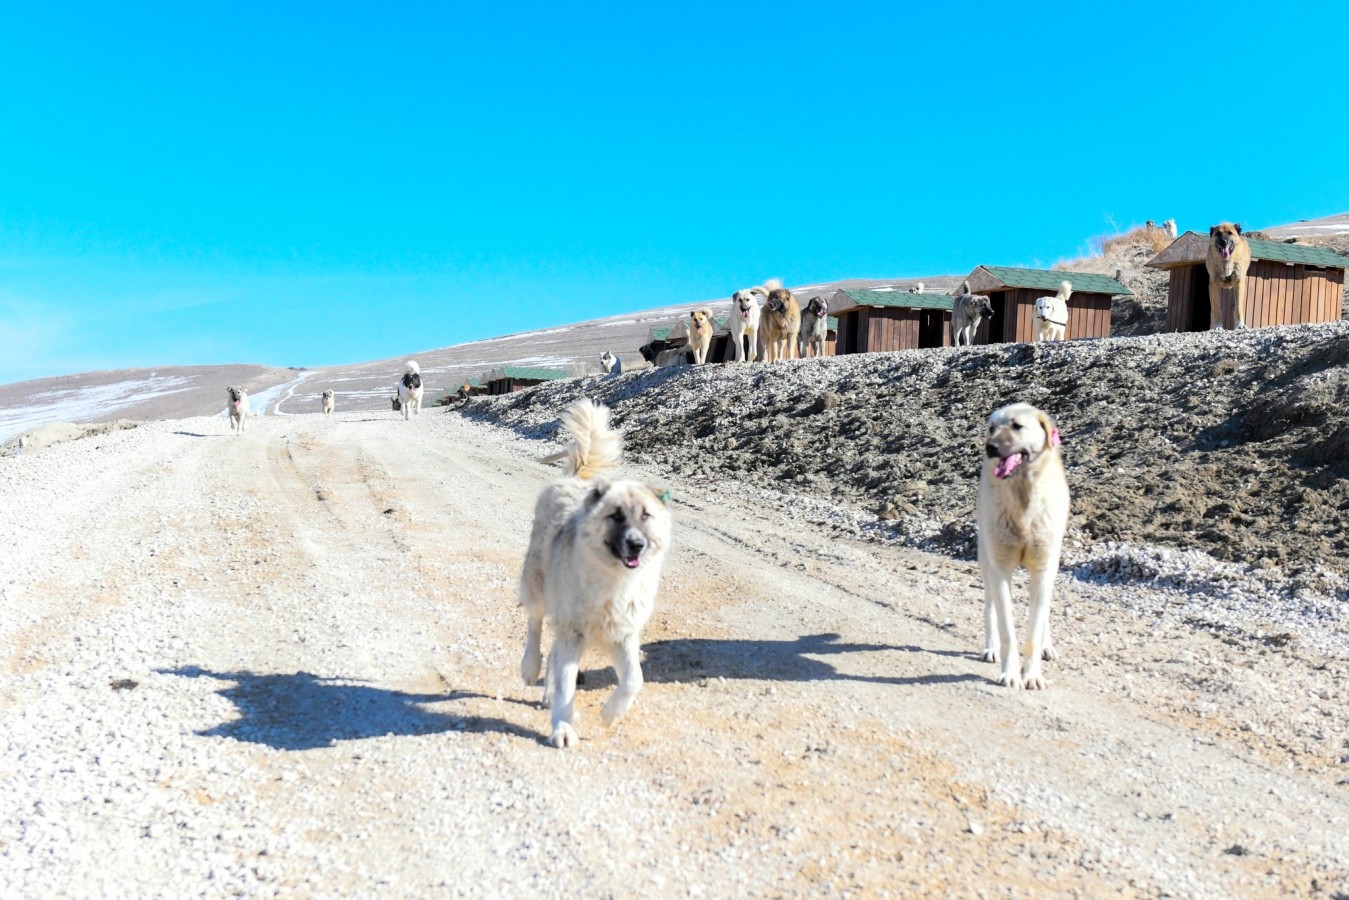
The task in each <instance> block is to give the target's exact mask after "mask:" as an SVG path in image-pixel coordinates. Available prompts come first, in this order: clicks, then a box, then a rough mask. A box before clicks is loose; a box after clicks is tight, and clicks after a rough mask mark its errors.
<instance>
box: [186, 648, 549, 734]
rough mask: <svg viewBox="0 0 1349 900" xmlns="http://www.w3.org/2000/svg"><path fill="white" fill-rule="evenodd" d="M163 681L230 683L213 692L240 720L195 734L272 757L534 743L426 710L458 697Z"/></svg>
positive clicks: (231, 678) (190, 674)
mask: <svg viewBox="0 0 1349 900" xmlns="http://www.w3.org/2000/svg"><path fill="white" fill-rule="evenodd" d="M163 674H167V675H178V676H181V677H184V678H214V679H218V680H220V681H225V682H232V684H231V685H230V686H227V687H222V688H221V689H220V690H219V691H217V692H216V693H218V694H219V695H220V696H222V697H224V698H225V699H227V700H229V701H230V702H231V703H233V704H234V706H235V708H236V709H238V711H239V717H238V718H237V719H233V720H231V721H229V722H223V723H221V724H220V725H217V726H215V727H214V728H210V729H207V730H206V731H199V732H197V734H198V735H200V736H202V737H228V738H233V739H234V740H236V741H243V742H246V743H251V744H265V745H266V746H268V747H271V748H272V749H274V750H314V749H317V748H320V747H330V746H332V745H333V744H335V743H337V742H339V741H358V740H363V739H365V738H375V737H385V736H387V735H395V736H413V735H425V734H440V733H443V732H447V731H473V732H480V731H501V732H504V733H507V734H516V735H520V736H524V737H529V738H537V737H538V735H536V734H535V733H533V732H531V731H528V730H526V729H522V728H520V727H519V726H517V725H515V724H514V723H511V722H508V721H506V720H504V719H494V718H486V717H483V716H476V715H475V716H455V715H451V714H448V713H444V712H437V711H435V710H431V709H426V708H424V706H427V705H431V704H437V703H445V702H447V701H451V700H457V699H463V698H464V696H465V695H464V692H462V691H451V692H449V693H445V694H411V693H405V692H403V691H395V690H389V689H387V688H380V687H372V686H370V685H368V684H361V683H359V682H357V681H355V680H354V679H348V678H321V677H319V676H317V675H311V674H310V673H308V672H295V673H293V674H289V675H279V674H263V673H258V672H212V671H209V670H207V669H202V668H200V667H198V666H186V667H183V668H180V669H170V670H166V671H164V672H163Z"/></svg>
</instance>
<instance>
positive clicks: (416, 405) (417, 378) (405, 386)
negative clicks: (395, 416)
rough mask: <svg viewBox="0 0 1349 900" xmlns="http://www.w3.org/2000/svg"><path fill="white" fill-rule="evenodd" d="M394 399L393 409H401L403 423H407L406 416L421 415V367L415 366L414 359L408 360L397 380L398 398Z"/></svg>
mask: <svg viewBox="0 0 1349 900" xmlns="http://www.w3.org/2000/svg"><path fill="white" fill-rule="evenodd" d="M395 399H396V400H397V403H395V404H394V409H399V408H400V407H401V408H402V411H403V421H407V419H408V416H410V415H412V414H413V413H414V412H415V413H417V414H418V415H421V411H422V367H421V366H419V365H417V361H416V360H415V359H410V360H408V367H407V371H405V372H404V373H403V377H402V378H400V379H399V380H398V396H397V398H395Z"/></svg>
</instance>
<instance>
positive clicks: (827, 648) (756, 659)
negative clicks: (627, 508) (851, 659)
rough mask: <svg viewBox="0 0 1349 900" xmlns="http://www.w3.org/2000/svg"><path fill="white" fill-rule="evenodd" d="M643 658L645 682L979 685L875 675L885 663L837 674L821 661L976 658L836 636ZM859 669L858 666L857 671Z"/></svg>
mask: <svg viewBox="0 0 1349 900" xmlns="http://www.w3.org/2000/svg"><path fill="white" fill-rule="evenodd" d="M642 649H643V650H644V651H645V653H646V659H645V661H644V662H643V663H642V672H643V674H644V675H645V677H646V680H647V681H651V682H672V681H696V680H697V679H700V678H749V679H756V680H762V681H861V682H870V683H873V684H899V685H904V684H913V685H919V684H921V685H935V684H949V683H953V682H959V681H984V680H986V679H984V678H983V677H982V676H980V675H977V674H974V673H965V674H941V673H932V674H926V675H920V676H916V677H901V676H895V675H884V674H876V673H875V670H876V669H878V668H879V669H882V670H884V669H886V668H890V666H889V665H888V664H887V663H882V664H881V665H868V666H865V667H864V668H865V671H856V672H851V671H840V670H839V668H838V667H836V666H835V665H834V664H833V663H830V662H826V661H825V660H823V659H815V658H814V657H820V656H839V655H842V654H851V653H875V652H880V651H893V652H898V653H927V654H933V655H936V656H949V657H955V658H961V659H964V658H968V659H971V660H972V659H975V658H977V654H973V653H964V652H960V651H954V650H929V649H927V648H925V647H919V646H916V645H913V644H907V645H904V646H892V645H890V644H855V643H841V642H840V641H839V636H838V635H837V634H809V635H802V636H801V637H798V638H795V639H793V640H787V641H752V640H715V639H711V638H693V639H688V640H668V641H656V642H655V643H652V644H645V645H643V647H642ZM857 668H859V669H862V668H863V667H857Z"/></svg>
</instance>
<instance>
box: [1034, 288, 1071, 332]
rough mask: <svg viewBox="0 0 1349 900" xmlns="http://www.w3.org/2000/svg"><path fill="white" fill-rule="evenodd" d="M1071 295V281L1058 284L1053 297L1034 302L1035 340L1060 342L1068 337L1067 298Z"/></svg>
mask: <svg viewBox="0 0 1349 900" xmlns="http://www.w3.org/2000/svg"><path fill="white" fill-rule="evenodd" d="M1072 295H1073V284H1072V282H1071V281H1064V282H1060V283H1059V292H1058V294H1056V295H1055V296H1053V297H1041V298H1040V299H1039V300H1036V301H1035V340H1037V341H1061V340H1064V339H1065V338H1066V337H1067V336H1068V298H1069V297H1071V296H1072Z"/></svg>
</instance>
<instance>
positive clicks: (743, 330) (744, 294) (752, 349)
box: [726, 285, 768, 362]
mask: <svg viewBox="0 0 1349 900" xmlns="http://www.w3.org/2000/svg"><path fill="white" fill-rule="evenodd" d="M767 296H768V288H766V287H764V286H763V285H760V286H759V287H752V288H746V289H745V290H743V291H736V292H735V293H734V294H732V295H731V315H730V318H728V319H727V320H726V327H727V328H728V329H729V330H730V332H731V343H732V344H734V345H735V361H736V362H744V361H745V360H746V358H748V359H750V360H753V359H754V357H755V355H756V354H757V353H758V352H759V351H758V346H759V317H760V315H761V314H762V312H763V301H764V299H765V298H766V297H767ZM746 341H748V342H749V352H748V354H746V351H745V342H746Z"/></svg>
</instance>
